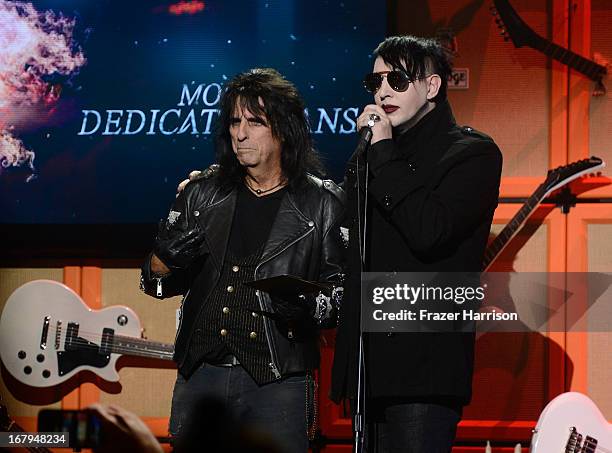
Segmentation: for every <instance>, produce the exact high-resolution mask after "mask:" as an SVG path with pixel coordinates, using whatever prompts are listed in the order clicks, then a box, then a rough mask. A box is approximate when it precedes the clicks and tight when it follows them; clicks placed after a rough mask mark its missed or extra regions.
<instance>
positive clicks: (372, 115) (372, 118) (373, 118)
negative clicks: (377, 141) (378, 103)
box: [368, 113, 380, 127]
mask: <svg viewBox="0 0 612 453" xmlns="http://www.w3.org/2000/svg"><path fill="white" fill-rule="evenodd" d="M376 121H380V116H378V115H377V114H376V113H370V119H369V120H368V127H374V124H375V123H376Z"/></svg>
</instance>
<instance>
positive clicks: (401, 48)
mask: <svg viewBox="0 0 612 453" xmlns="http://www.w3.org/2000/svg"><path fill="white" fill-rule="evenodd" d="M373 55H374V58H376V57H381V58H382V59H383V61H384V62H385V63H387V64H388V65H389V66H391V67H392V68H396V69H402V70H404V71H405V72H406V74H408V77H410V79H411V80H417V79H420V78H423V77H425V76H426V75H428V74H438V75H439V76H440V79H442V84H441V85H440V90H439V91H438V94H437V95H436V97H434V98H433V99H432V101H434V102H438V101H444V100H446V88H447V85H448V77H449V76H450V75H451V73H452V70H453V65H452V55H451V53H450V52H449V51H448V50H446V49H445V48H444V47H443V46H442V45H441V44H440V43H439V42H438V41H437V40H435V39H431V38H420V37H417V36H411V35H402V36H390V37H389V38H387V39H385V40H384V41H383V42H381V43H380V44H379V45H378V47H377V48H376V49H375V50H374V54H373Z"/></svg>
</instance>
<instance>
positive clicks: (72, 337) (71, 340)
mask: <svg viewBox="0 0 612 453" xmlns="http://www.w3.org/2000/svg"><path fill="white" fill-rule="evenodd" d="M78 335H79V324H78V323H76V322H69V323H68V327H66V340H65V342H64V349H65V350H66V351H71V350H75V349H77V348H78V346H79V345H78V338H77V337H78Z"/></svg>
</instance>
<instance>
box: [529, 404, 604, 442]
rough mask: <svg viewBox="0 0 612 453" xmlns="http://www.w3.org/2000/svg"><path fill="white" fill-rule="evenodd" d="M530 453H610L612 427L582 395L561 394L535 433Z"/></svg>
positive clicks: (543, 413) (545, 414)
mask: <svg viewBox="0 0 612 453" xmlns="http://www.w3.org/2000/svg"><path fill="white" fill-rule="evenodd" d="M530 452H531V453H610V452H612V425H610V424H609V423H608V422H607V421H606V419H605V418H604V416H603V415H602V414H601V412H600V411H599V409H598V408H597V406H595V403H593V401H591V400H590V399H589V398H588V397H587V396H585V395H583V394H582V393H576V392H569V393H563V394H562V395H559V396H558V397H556V398H555V399H554V400H552V401H551V402H550V403H548V405H547V406H546V407H545V408H544V410H543V411H542V413H541V414H540V418H539V420H538V423H537V425H536V427H535V429H534V430H533V437H532V439H531V450H530Z"/></svg>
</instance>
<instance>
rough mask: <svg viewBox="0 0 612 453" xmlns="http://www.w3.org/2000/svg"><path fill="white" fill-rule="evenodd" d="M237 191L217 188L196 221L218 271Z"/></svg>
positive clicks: (221, 261)
mask: <svg viewBox="0 0 612 453" xmlns="http://www.w3.org/2000/svg"><path fill="white" fill-rule="evenodd" d="M236 198H237V191H236V189H232V190H231V191H230V192H223V191H222V190H219V191H218V192H217V193H216V194H215V196H213V197H212V203H211V204H210V205H208V206H203V207H202V208H200V209H201V211H200V215H199V216H198V223H199V224H200V227H201V228H202V229H203V230H204V232H205V233H206V234H205V239H206V243H207V245H208V249H209V250H210V251H211V255H212V257H213V259H214V262H215V264H216V265H217V267H218V269H219V271H220V270H221V268H222V266H223V261H224V259H225V251H226V250H227V247H228V245H229V237H230V232H231V229H232V221H233V219H234V211H235V210H236Z"/></svg>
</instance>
